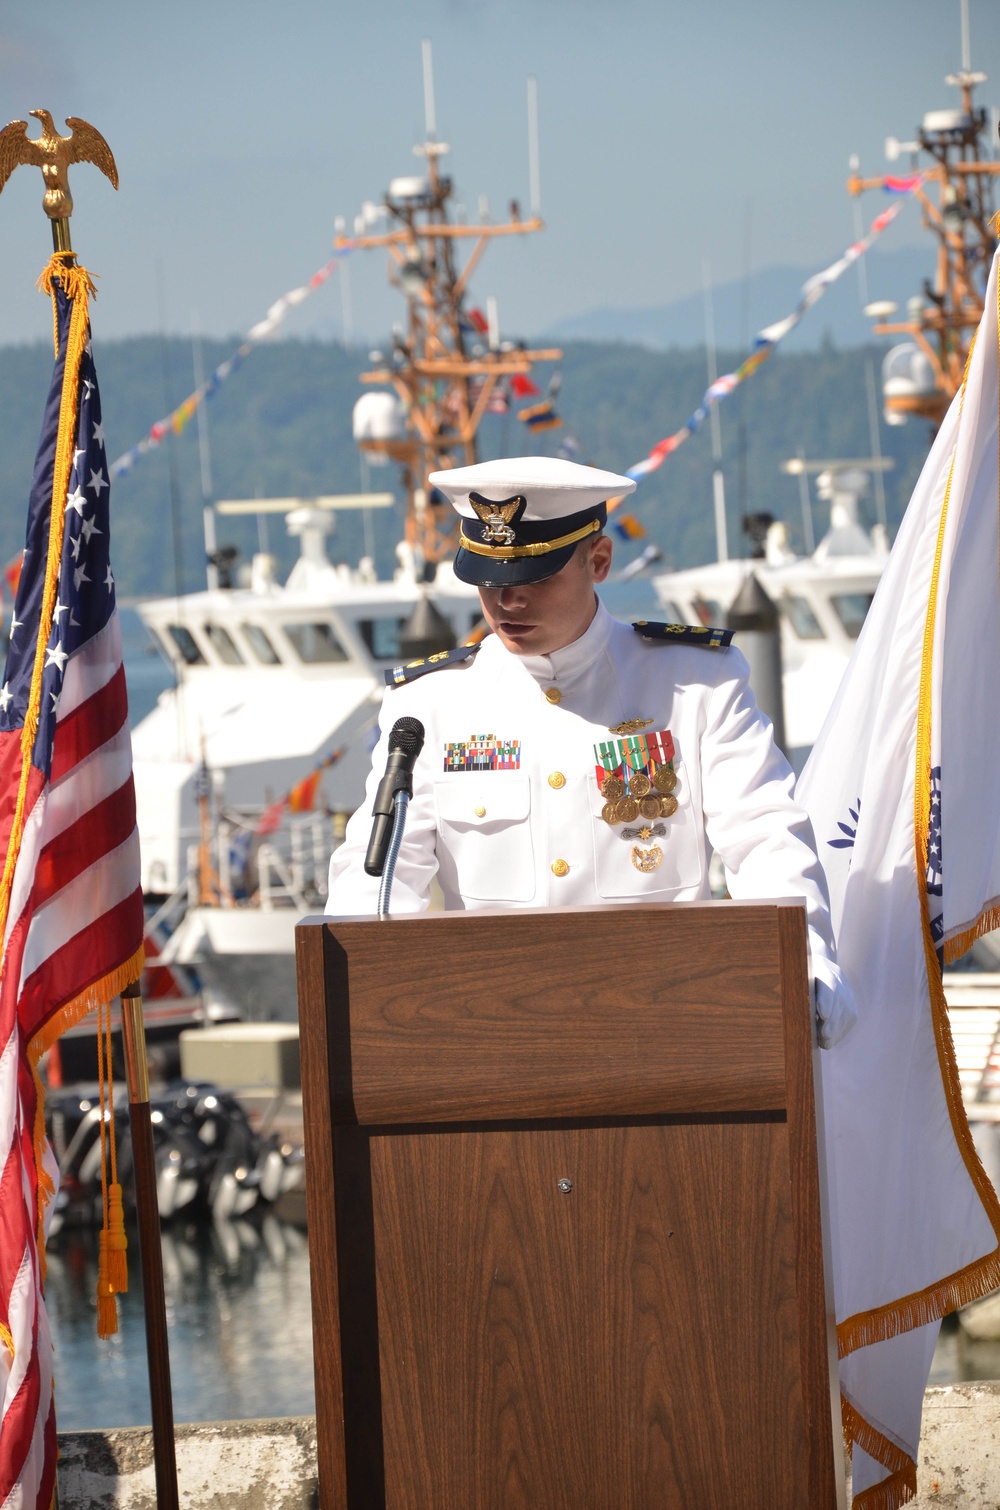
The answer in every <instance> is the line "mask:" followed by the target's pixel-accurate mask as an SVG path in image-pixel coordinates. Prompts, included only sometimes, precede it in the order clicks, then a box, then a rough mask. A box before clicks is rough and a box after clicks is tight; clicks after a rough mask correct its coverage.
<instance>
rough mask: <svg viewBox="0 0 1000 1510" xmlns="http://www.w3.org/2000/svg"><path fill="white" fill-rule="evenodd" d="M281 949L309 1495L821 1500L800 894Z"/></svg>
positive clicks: (649, 1502)
mask: <svg viewBox="0 0 1000 1510" xmlns="http://www.w3.org/2000/svg"><path fill="white" fill-rule="evenodd" d="M296 948H297V958H298V980H299V1010H300V1021H301V1048H302V1071H303V1096H304V1109H305V1128H306V1159H307V1166H306V1167H307V1191H308V1212H309V1249H310V1259H311V1267H312V1295H313V1335H314V1352H315V1367H316V1413H317V1425H318V1433H319V1472H320V1504H321V1506H322V1510H381V1507H383V1506H385V1507H386V1510H404V1507H405V1510H716V1507H717V1510H765V1507H766V1510H798V1507H802V1510H806V1507H808V1510H835V1507H837V1506H839V1505H840V1504H841V1503H842V1499H843V1487H842V1468H841V1454H840V1451H839V1448H835V1432H836V1437H837V1438H839V1434H840V1406H839V1394H838V1392H837V1383H836V1360H835V1353H834V1347H833V1331H832V1317H831V1315H830V1314H829V1312H830V1308H829V1306H828V1303H827V1298H826V1295H825V1293H824V1280H823V1239H822V1224H821V1214H820V1183H819V1178H818V1169H817V1140H816V1120H815V1106H814V1085H813V1068H814V1066H813V1059H814V1050H813V1045H812V1031H811V1013H810V1006H809V988H808V980H807V975H806V950H805V914H804V911H803V908H802V906H801V905H800V904H792V903H789V904H782V905H760V904H746V903H711V904H708V905H702V904H694V903H691V904H674V905H669V906H630V907H617V908H586V909H583V910H579V909H575V910H566V911H563V910H555V911H553V910H546V911H537V912H536V911H526V910H518V911H490V912H470V913H451V914H436V915H434V914H431V915H424V916H422V917H409V918H407V917H401V918H398V919H384V920H381V921H380V920H378V919H364V920H358V919H345V920H339V919H321V918H314V919H309V920H307V921H306V922H304V923H302V924H301V925H300V926H299V928H298V929H297V939H296Z"/></svg>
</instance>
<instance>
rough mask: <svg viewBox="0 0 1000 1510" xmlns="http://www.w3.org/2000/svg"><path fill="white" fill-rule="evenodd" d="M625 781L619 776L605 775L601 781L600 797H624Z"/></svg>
mask: <svg viewBox="0 0 1000 1510" xmlns="http://www.w3.org/2000/svg"><path fill="white" fill-rule="evenodd" d="M624 795H625V783H624V781H623V780H622V779H621V777H620V776H605V778H604V780H603V781H602V782H601V796H602V797H624Z"/></svg>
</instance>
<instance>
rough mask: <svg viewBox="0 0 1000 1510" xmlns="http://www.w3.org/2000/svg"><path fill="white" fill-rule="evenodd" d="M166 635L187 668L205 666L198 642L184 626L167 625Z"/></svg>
mask: <svg viewBox="0 0 1000 1510" xmlns="http://www.w3.org/2000/svg"><path fill="white" fill-rule="evenodd" d="M167 633H168V634H169V636H170V638H171V639H172V640H173V642H174V644H175V645H176V646H177V649H178V650H179V651H180V653H181V659H182V660H183V661H185V662H186V664H187V665H188V666H204V665H206V664H207V662H206V660H205V657H204V656H203V655H202V653H201V651H200V650H199V649H198V642H197V640H196V639H195V637H194V635H193V634H192V633H191V631H190V629H188V628H187V627H186V626H185V625H184V624H168V625H167Z"/></svg>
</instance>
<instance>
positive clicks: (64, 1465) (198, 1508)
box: [59, 1416, 319, 1510]
mask: <svg viewBox="0 0 1000 1510" xmlns="http://www.w3.org/2000/svg"><path fill="white" fill-rule="evenodd" d="M176 1440H177V1448H176V1451H177V1483H178V1489H179V1495H180V1503H181V1507H182V1510H316V1507H317V1505H318V1504H319V1496H318V1493H317V1487H316V1422H315V1419H314V1418H313V1417H312V1416H290V1417H287V1418H286V1419H277V1420H272V1421H213V1422H210V1423H203V1424H201V1425H196V1426H178V1427H177V1430H176ZM59 1452H60V1458H59V1510H156V1479H155V1476H154V1472H153V1433H152V1431H151V1430H150V1429H149V1428H148V1427H141V1426H140V1427H132V1428H127V1429H125V1428H123V1429H122V1430H119V1431H79V1432H67V1433H64V1434H62V1435H60V1437H59Z"/></svg>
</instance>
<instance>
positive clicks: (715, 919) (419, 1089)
mask: <svg viewBox="0 0 1000 1510" xmlns="http://www.w3.org/2000/svg"><path fill="white" fill-rule="evenodd" d="M793 910H795V911H798V912H801V910H802V909H801V908H798V909H793ZM774 919H775V910H774V908H773V907H767V906H738V905H735V904H729V905H727V904H723V903H717V904H714V905H712V906H710V907H706V906H698V907H690V908H672V907H645V906H643V907H619V908H594V909H584V910H583V911H582V912H581V911H579V910H577V911H569V912H562V911H555V912H553V911H541V912H538V911H532V910H521V911H517V912H504V913H498V914H489V913H480V912H476V913H448V914H438V915H434V916H425V917H420V918H402V919H391V920H382V921H375V920H371V919H365V920H361V921H356V920H353V921H343V920H336V921H333V922H330V923H328V925H327V927H328V929H329V932H330V934H331V935H332V937H333V939H334V942H333V944H332V946H331V948H332V951H333V953H332V954H331V956H330V958H331V963H333V958H334V955H335V956H336V963H335V971H336V980H335V982H333V983H332V986H331V995H330V998H329V1005H330V1010H331V1014H332V1017H333V1018H334V1019H337V1018H342V1019H344V1020H346V1018H347V1016H348V1014H349V1019H350V1029H349V1039H347V1038H345V1037H344V1034H343V1030H340V1032H341V1053H340V1056H339V1057H338V1058H337V1059H336V1060H335V1062H334V1064H333V1066H332V1073H333V1076H334V1087H333V1115H334V1118H335V1120H337V1121H353V1120H355V1119H356V1120H357V1121H358V1122H360V1123H363V1124H381V1123H388V1122H413V1121H428V1122H429V1121H442V1120H448V1121H474V1120H491V1119H493V1118H497V1117H510V1116H515V1117H546V1116H548V1117H551V1116H569V1117H580V1116H608V1115H614V1114H616V1113H626V1114H633V1115H634V1114H639V1113H643V1112H664V1111H684V1110H692V1109H696V1110H700V1111H753V1110H771V1109H775V1108H778V1107H781V1106H783V1105H784V1054H785V1046H784V1030H783V1026H782V1018H781V997H780V972H779V967H778V941H777V940H778V936H777V929H776V926H775V921H774ZM748 1043H752V1044H753V1053H752V1054H748V1053H747V1052H746V1045H747V1044H748Z"/></svg>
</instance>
